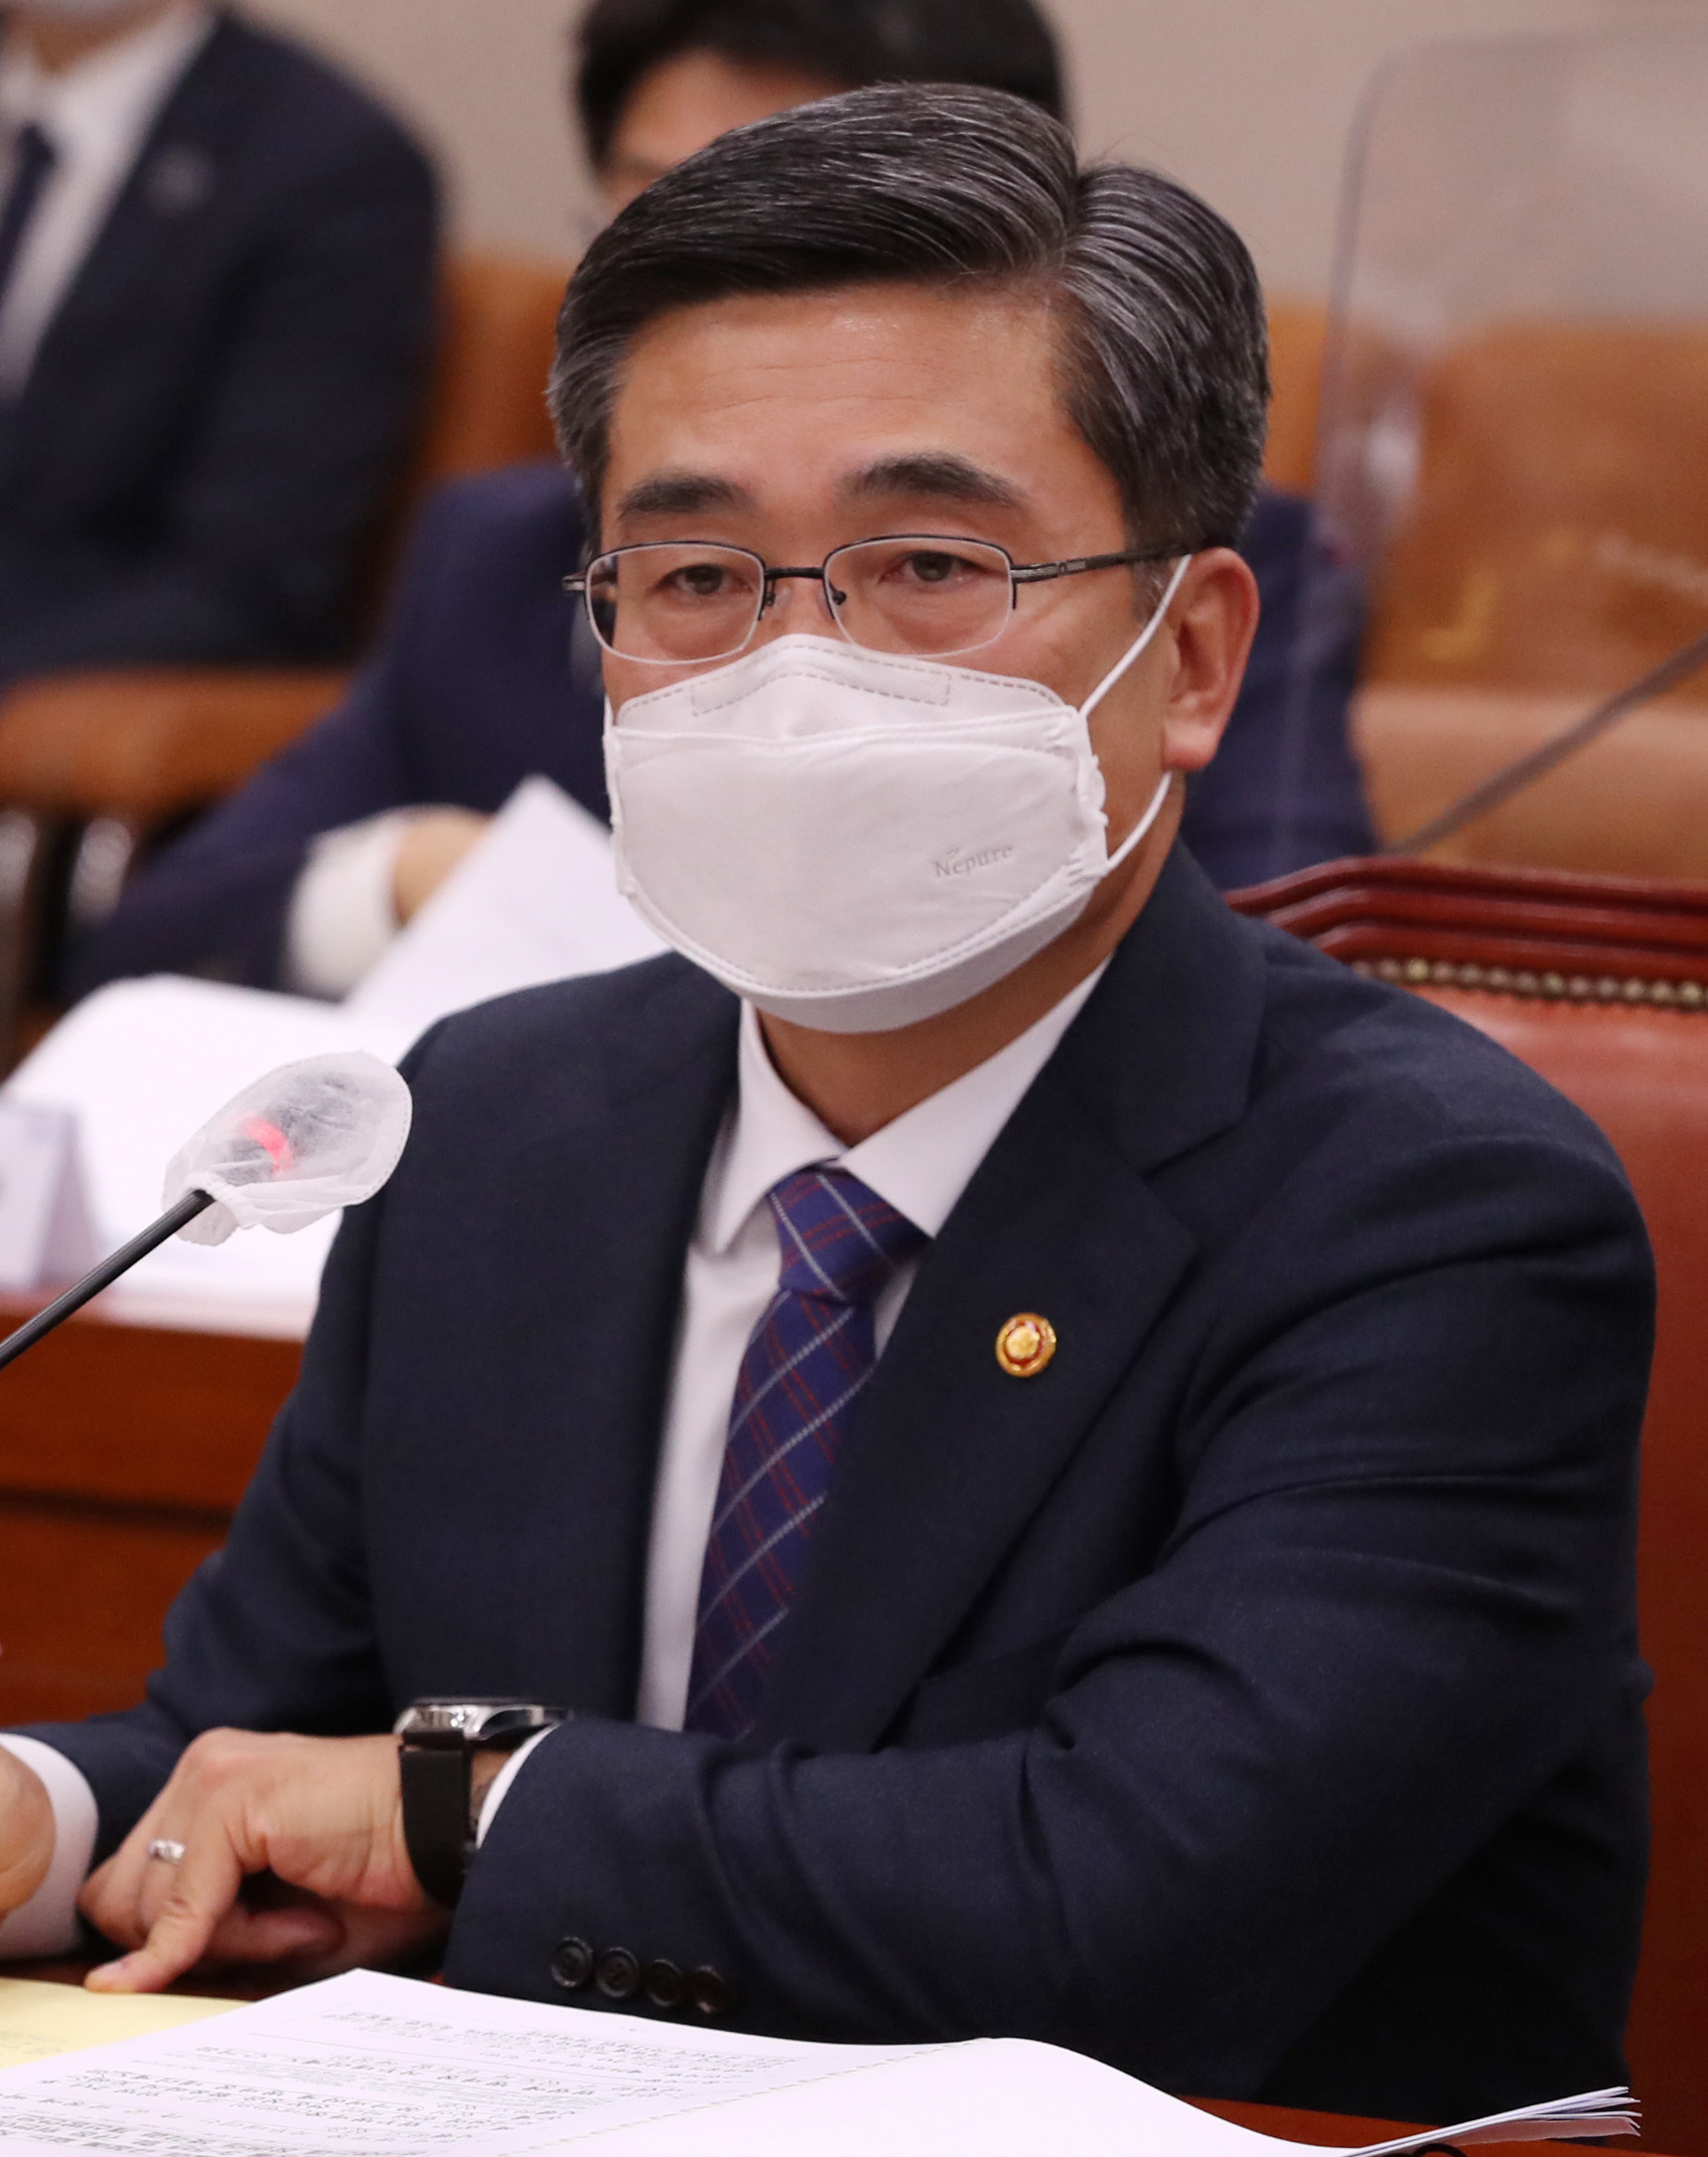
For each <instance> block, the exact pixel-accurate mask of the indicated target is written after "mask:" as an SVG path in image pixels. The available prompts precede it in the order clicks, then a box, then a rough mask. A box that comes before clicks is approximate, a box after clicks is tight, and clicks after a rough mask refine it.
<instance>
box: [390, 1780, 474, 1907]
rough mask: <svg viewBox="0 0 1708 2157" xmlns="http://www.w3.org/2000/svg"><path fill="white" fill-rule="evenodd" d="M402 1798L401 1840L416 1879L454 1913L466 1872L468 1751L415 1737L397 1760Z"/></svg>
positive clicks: (437, 1901) (434, 1898)
mask: <svg viewBox="0 0 1708 2157" xmlns="http://www.w3.org/2000/svg"><path fill="white" fill-rule="evenodd" d="M397 1773H398V1780H399V1783H400V1785H401V1788H402V1793H403V1841H404V1845H405V1847H406V1848H407V1849H408V1852H409V1862H410V1864H411V1865H413V1866H414V1868H415V1877H416V1879H417V1880H419V1881H420V1883H421V1885H422V1886H423V1887H424V1888H425V1889H426V1890H427V1892H428V1894H429V1895H431V1896H432V1898H433V1900H434V1901H435V1902H436V1903H443V1904H444V1905H445V1907H446V1908H447V1909H448V1910H450V1909H455V1907H456V1903H457V1898H458V1896H459V1895H461V1894H462V1892H463V1882H464V1879H465V1878H466V1877H467V1874H468V1870H469V1778H470V1774H471V1762H470V1758H469V1752H468V1748H467V1747H466V1746H464V1745H462V1744H460V1743H452V1744H449V1745H433V1744H430V1743H423V1742H422V1741H421V1740H420V1739H419V1738H417V1739H414V1740H412V1741H410V1742H409V1743H407V1744H405V1745H404V1747H403V1749H402V1751H401V1752H400V1753H399V1755H398V1759H397Z"/></svg>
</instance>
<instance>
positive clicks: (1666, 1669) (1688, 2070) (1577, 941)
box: [1232, 860, 1708, 2157]
mask: <svg viewBox="0 0 1708 2157" xmlns="http://www.w3.org/2000/svg"><path fill="white" fill-rule="evenodd" d="M1232 904H1233V905H1234V906H1236V907H1237V908H1238V909H1239V910H1240V911H1241V912H1243V913H1247V914H1253V915H1259V916H1262V917H1264V918H1266V919H1267V920H1269V921H1271V922H1274V923H1277V924H1278V925H1279V926H1280V927H1282V928H1285V929H1288V930H1291V931H1292V932H1293V933H1294V934H1295V935H1300V936H1304V937H1306V938H1307V939H1308V940H1309V941H1311V942H1313V943H1315V944H1317V945H1318V946H1319V947H1320V948H1321V949H1323V950H1326V951H1330V952H1332V953H1334V954H1335V955H1336V956H1337V957H1339V958H1343V959H1345V960H1346V961H1347V962H1348V963H1349V964H1352V965H1354V966H1356V967H1357V968H1359V969H1360V970H1361V971H1364V972H1368V973H1373V974H1376V975H1378V976H1380V977H1382V978H1384V979H1387V980H1392V981H1396V982H1400V983H1403V984H1404V985H1405V986H1407V987H1408V988H1412V989H1414V990H1416V991H1417V993H1418V994H1420V995H1423V996H1427V997H1429V998H1431V999H1432V1000H1433V1001H1434V1002H1437V1003H1439V1004H1442V1005H1444V1006H1446V1007H1447V1008H1448V1009H1449V1010H1451V1011H1455V1012H1457V1013H1458V1014H1459V1016H1460V1017H1461V1018H1464V1019H1468V1020H1470V1022H1471V1023H1472V1024H1473V1025H1474V1026H1479V1027H1481V1028H1482V1029H1483V1031H1484V1032H1485V1033H1488V1034H1491V1035H1493V1036H1494V1039H1495V1040H1496V1041H1499V1042H1501V1043H1503V1044H1504V1046H1505V1047H1506V1048H1508V1049H1510V1050H1511V1051H1512V1052H1513V1054H1514V1055H1516V1056H1519V1057H1522V1058H1523V1060H1524V1061H1525V1063H1527V1064H1529V1065H1530V1066H1532V1068H1533V1069H1535V1070H1536V1071H1538V1072H1540V1073H1541V1074H1542V1076H1543V1077H1544V1078H1547V1079H1549V1080H1550V1081H1551V1082H1552V1083H1553V1084H1554V1085H1556V1086H1558V1087H1559V1088H1560V1090H1561V1091H1562V1092H1563V1093H1566V1094H1568V1095H1569V1096H1570V1097H1571V1098H1572V1099H1573V1100H1575V1101H1576V1102H1577V1103H1578V1104H1579V1106H1580V1107H1582V1108H1584V1109H1585V1110H1587V1112H1588V1113H1589V1114H1590V1115H1592V1116H1593V1117H1594V1118H1595V1119H1596V1121H1597V1122H1598V1123H1599V1124H1600V1125H1601V1127H1602V1129H1603V1130H1604V1131H1605V1132H1606V1133H1607V1135H1608V1137H1609V1138H1610V1139H1611V1140H1612V1141H1613V1144H1614V1145H1615V1147H1616V1148H1617V1149H1618V1151H1619V1154H1620V1158H1621V1159H1622V1160H1623V1161H1624V1163H1625V1166H1626V1170H1627V1173H1628V1174H1629V1175H1630V1177H1631V1180H1632V1184H1633V1186H1634V1187H1635V1189H1636V1192H1637V1199H1638V1201H1639V1203H1640V1204H1641V1207H1642V1211H1643V1216H1644V1218H1645V1220H1646V1221H1647V1223H1648V1231H1649V1235H1650V1237H1651V1239H1652V1241H1653V1244H1654V1252H1655V1258H1656V1262H1657V1267H1658V1274H1659V1316H1658V1331H1657V1336H1656V1342H1655V1353H1654V1369H1653V1377H1652V1382H1651V1388H1650V1393H1649V1403H1648V1415H1647V1419H1646V1421H1645V1423H1644V1425H1643V1435H1642V1447H1643V1469H1642V1473H1643V1490H1642V1510H1641V1526H1640V1542H1639V1552H1638V1586H1639V1596H1640V1606H1641V1624H1642V1639H1643V1653H1644V1654H1645V1655H1646V1656H1647V1658H1648V1661H1649V1663H1650V1665H1651V1666H1652V1668H1653V1671H1654V1692H1653V1696H1652V1698H1651V1700H1650V1703H1649V1711H1648V1726H1649V1743H1650V1755H1651V1774H1652V1783H1653V1798H1652V1802H1653V1825H1654V1845H1653V1858H1652V1872H1651V1877H1650V1885H1649V1895H1648V1912H1647V1921H1646V1925H1645V1929H1644V1936H1643V1946H1642V1961H1641V1966H1640V1969H1639V1972H1638V1977H1637V1999H1636V2004H1635V2007H1634V2010H1633V2016H1632V2025H1631V2038H1630V2046H1631V2061H1632V2077H1633V2086H1634V2087H1635V2089H1636V2090H1637V2094H1638V2096H1639V2097H1640V2098H1641V2100H1642V2115H1643V2122H1642V2123H1643V2135H1644V2138H1645V2140H1646V2141H1648V2142H1649V2143H1651V2144H1652V2145H1653V2146H1654V2147H1656V2148H1658V2149H1664V2150H1671V2151H1674V2152H1677V2153H1679V2157H1708V2034H1705V2032H1708V2020H1705V2018H1708V886H1705V885H1663V884H1655V883H1643V882H1636V881H1630V882H1628V881H1624V880H1615V879H1612V878H1603V877H1586V876H1563V875H1548V874H1543V873H1540V872H1532V871H1524V870H1513V871H1505V872H1501V871H1495V870H1489V869H1472V868H1457V867H1449V866H1442V865H1437V864H1435V863H1427V862H1415V861H1390V860H1380V861H1346V862H1335V863H1331V864H1329V865H1328V866H1327V867H1325V868H1321V869H1312V870H1307V871H1305V872H1303V873H1302V874H1300V875H1298V876H1293V877H1287V878H1283V879H1281V880H1279V881H1278V882H1276V883H1273V884H1267V885H1262V886H1259V887H1258V888H1256V889H1255V890H1252V891H1249V892H1244V893H1241V894H1238V895H1236V896H1235V897H1234V899H1233V901H1232Z"/></svg>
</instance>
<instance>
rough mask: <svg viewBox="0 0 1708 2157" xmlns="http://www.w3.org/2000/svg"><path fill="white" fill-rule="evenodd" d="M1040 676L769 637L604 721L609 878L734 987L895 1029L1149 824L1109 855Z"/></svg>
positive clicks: (966, 991) (1072, 713) (859, 1030)
mask: <svg viewBox="0 0 1708 2157" xmlns="http://www.w3.org/2000/svg"><path fill="white" fill-rule="evenodd" d="M1190 559H1191V557H1190V556H1188V557H1187V559H1186V560H1183V561H1182V562H1181V564H1180V566H1179V567H1178V568H1177V569H1176V571H1175V573H1174V576H1173V578H1172V579H1171V581H1170V583H1169V587H1168V590H1167V591H1166V592H1165V593H1164V594H1163V597H1162V600H1161V602H1160V604H1159V605H1158V607H1157V610H1156V612H1155V614H1153V615H1152V617H1151V619H1150V621H1149V623H1148V624H1147V625H1146V627H1145V629H1144V632H1143V634H1142V635H1141V636H1139V637H1138V638H1137V639H1135V641H1134V642H1133V644H1132V645H1131V646H1130V647H1128V649H1127V651H1126V652H1125V653H1124V654H1123V656H1122V658H1121V659H1120V661H1119V662H1118V663H1117V664H1116V665H1115V666H1114V667H1112V668H1111V669H1110V671H1109V672H1108V673H1107V674H1106V675H1105V676H1104V677H1103V679H1102V680H1101V681H1100V682H1099V683H1098V684H1097V686H1096V688H1095V689H1094V690H1093V691H1092V692H1091V694H1090V696H1089V697H1087V698H1086V700H1085V702H1084V703H1083V704H1082V705H1080V706H1079V707H1078V708H1077V709H1075V708H1074V707H1073V706H1072V705H1071V704H1067V703H1065V702H1064V701H1063V699H1062V698H1061V697H1059V696H1058V695H1057V694H1056V692H1055V690H1054V689H1049V688H1046V687H1045V685H1044V684H1043V683H1042V682H1038V681H1028V680H1025V679H1024V678H1021V677H1017V676H1014V675H1009V674H986V673H979V672H975V671H973V670H972V669H971V668H969V667H964V666H948V665H945V664H943V662H942V661H941V660H937V659H915V658H906V657H899V656H894V655H892V654H890V653H888V652H881V651H867V650H865V649H863V648H862V647H859V646H856V645H851V644H847V643H844V642H843V641H842V640H841V639H840V638H827V637H783V638H780V639H779V640H778V641H777V642H776V643H775V644H769V645H762V646H760V647H759V648H758V649H757V650H755V651H750V652H747V653H745V654H744V655H743V656H742V657H740V658H738V659H735V660H733V661H732V662H731V663H730V664H729V665H728V666H721V667H719V668H718V669H717V670H716V672H714V673H709V674H699V675H696V676H694V677H692V678H691V679H689V680H685V681H675V682H671V683H669V684H668V685H667V686H665V687H664V688H661V689H653V690H649V691H648V692H647V693H646V694H645V695H643V696H638V697H632V698H631V699H630V701H629V702H628V703H627V704H625V705H624V707H623V710H622V713H621V714H620V715H619V716H617V717H613V715H612V712H611V707H610V705H609V703H608V704H607V706H606V720H605V770H606V777H607V780H608V783H609V786H610V791H611V808H612V826H613V833H614V836H615V840H616V848H617V878H618V883H619V885H620V886H621V888H622V889H623V891H624V892H625V893H626V894H627V896H628V897H629V898H630V899H631V900H632V901H633V903H634V904H635V906H636V907H637V908H638V909H639V911H640V913H641V914H642V915H643V916H644V917H645V919H646V920H647V921H648V922H649V923H650V924H651V925H652V927H653V928H654V929H655V930H656V931H657V932H658V934H659V935H661V936H662V937H663V938H664V939H665V941H666V942H668V943H671V944H673V945H674V946H675V948H676V949H677V950H678V951H680V952H682V953H683V955H684V956H685V957H688V958H691V959H692V960H693V961H694V962H695V964H696V965H699V966H703V967H704V968H705V970H706V971H707V972H708V973H710V974H714V975H715V976H716V977H717V979H718V980H720V981H722V982H723V983H724V985H725V986H726V987H727V988H731V989H733V990H734V991H735V992H736V994H737V995H738V996H745V997H747V998H748V999H749V1000H750V1001H751V1002H752V1003H755V1004H757V1005H758V1006H759V1008H760V1010H762V1011H768V1012H771V1013H773V1014H774V1015H775V1016H776V1017H778V1018H784V1019H793V1020H795V1021H796V1022H797V1023H798V1024H800V1025H802V1026H811V1027H816V1028H818V1029H819V1030H821V1031H822V1032H824V1033H830V1034H876V1033H886V1032H888V1031H890V1030H891V1029H892V1028H895V1027H898V1026H910V1025H912V1024H913V1023H914V1022H915V1021H916V1020H919V1019H928V1018H932V1017H934V1016H935V1014H936V1013H937V1012H939V1011H947V1010H950V1009H951V1008H952V1007H953V1006H954V1005H956V1004H959V1003H964V1002H965V1001H966V999H967V998H968V997H969V996H976V995H977V994H978V992H979V991H980V990H981V989H985V988H988V987H989V986H990V984H991V983H992V982H993V981H1000V980H1001V979H1002V977H1003V976H1004V975H1005V974H1008V973H1012V972H1013V970H1014V969H1015V967H1016V966H1018V965H1020V964H1021V963H1022V962H1023V961H1024V960H1025V959H1028V958H1030V957H1031V956H1032V955H1033V953H1034V952H1035V951H1041V950H1042V949H1043V948H1044V946H1045V945H1046V944H1047V943H1051V942H1053V941H1054V940H1055V938H1056V937H1057V936H1059V935H1061V934H1062V932H1063V931H1064V930H1065V929H1067V927H1068V926H1069V925H1070V924H1071V923H1072V922H1074V921H1076V920H1077V919H1078V917H1079V915H1080V914H1081V913H1083V911H1084V909H1085V906H1086V904H1087V902H1088V901H1089V899H1090V897H1091V894H1092V892H1093V891H1095V890H1096V888H1097V886H1098V884H1099V883H1101V881H1102V880H1103V878H1104V877H1105V876H1107V875H1108V873H1109V872H1110V870H1111V869H1114V868H1116V867H1117V866H1118V865H1119V864H1120V863H1121V862H1122V861H1124V860H1125V859H1126V858H1127V856H1128V855H1129V854H1130V853H1131V852H1132V851H1133V849H1134V847H1136V846H1137V845H1138V844H1139V842H1140V841H1141V840H1142V839H1143V838H1144V836H1145V834H1146V832H1148V831H1149V830H1150V828H1151V826H1152V825H1153V824H1154V823H1155V821H1156V819H1157V817H1158V816H1159V815H1160V814H1161V813H1162V808H1163V804H1164V802H1165V801H1166V800H1167V798H1168V791H1169V775H1168V774H1166V773H1165V774H1164V776H1163V778H1162V780H1161V781H1160V782H1159V784H1158V787H1157V790H1156V792H1155V793H1154V794H1153V795H1152V797H1151V800H1150V804H1149V806H1148V807H1147V808H1146V810H1145V812H1144V814H1143V815H1142V816H1141V817H1140V818H1139V820H1138V822H1137V823H1136V824H1135V825H1134V826H1133V828H1132V830H1131V831H1129V832H1128V834H1127V836H1126V837H1125V839H1123V840H1122V842H1121V844H1120V846H1119V847H1118V848H1117V849H1116V851H1115V852H1114V853H1113V854H1111V853H1110V852H1109V850H1108V846H1107V841H1106V837H1105V833H1106V831H1107V825H1108V819H1107V818H1106V817H1105V815H1104V813H1103V775H1102V772H1101V771H1100V770H1099V768H1098V765H1097V759H1096V757H1095V755H1094V754H1093V752H1092V748H1091V737H1090V733H1089V730H1088V728H1087V726H1086V721H1087V720H1088V718H1089V717H1090V715H1091V713H1092V712H1093V711H1094V710H1095V709H1096V707H1097V705H1098V704H1099V703H1100V702H1101V701H1102V699H1103V698H1104V697H1105V696H1106V695H1107V694H1108V692H1109V691H1110V690H1111V689H1112V688H1113V687H1114V685H1115V683H1116V682H1117V681H1119V680H1120V678H1121V676H1122V675H1123V674H1124V673H1125V672H1126V671H1127V669H1128V667H1129V666H1131V665H1132V664H1133V662H1134V661H1135V660H1136V659H1137V658H1138V656H1139V654H1140V653H1141V652H1142V651H1143V650H1144V649H1145V647H1147V646H1148V645H1149V643H1150V641H1151V639H1152V638H1153V637H1154V636H1155V635H1156V633H1157V629H1158V627H1159V625H1160V624H1161V622H1162V620H1163V617H1164V615H1165V614H1166V613H1167V611H1168V606H1169V602H1170V601H1171V600H1172V599H1173V597H1174V595H1175V593H1176V592H1177V591H1178V590H1179V588H1180V581H1181V579H1182V577H1183V576H1185V574H1186V570H1187V562H1188V561H1190Z"/></svg>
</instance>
